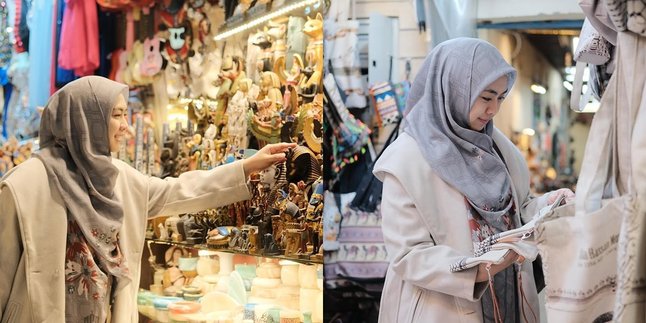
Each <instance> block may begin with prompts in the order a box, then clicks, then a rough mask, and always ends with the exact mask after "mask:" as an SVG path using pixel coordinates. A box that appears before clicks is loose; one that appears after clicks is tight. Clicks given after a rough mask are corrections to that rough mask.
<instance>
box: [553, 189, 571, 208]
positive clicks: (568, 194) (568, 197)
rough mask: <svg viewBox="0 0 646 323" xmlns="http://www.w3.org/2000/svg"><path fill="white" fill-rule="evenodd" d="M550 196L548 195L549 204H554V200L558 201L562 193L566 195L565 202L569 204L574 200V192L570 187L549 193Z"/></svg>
mask: <svg viewBox="0 0 646 323" xmlns="http://www.w3.org/2000/svg"><path fill="white" fill-rule="evenodd" d="M549 194H550V196H548V197H547V205H552V204H554V202H556V199H558V198H559V196H561V195H565V203H566V204H568V203H570V202H572V201H574V197H575V196H574V192H572V191H571V190H570V189H569V188H560V189H558V190H556V191H552V192H550V193H549Z"/></svg>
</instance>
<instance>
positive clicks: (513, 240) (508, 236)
mask: <svg viewBox="0 0 646 323" xmlns="http://www.w3.org/2000/svg"><path fill="white" fill-rule="evenodd" d="M564 201H565V195H561V196H559V197H558V198H557V199H556V201H555V202H554V203H553V204H551V205H548V206H546V207H544V208H542V209H541V210H539V211H538V213H536V215H534V217H533V218H532V220H531V221H529V222H527V223H526V224H525V225H523V226H522V227H520V228H517V229H513V230H509V231H505V232H501V233H498V234H494V235H491V236H489V237H487V238H486V239H484V240H482V241H480V243H479V244H478V245H477V246H476V248H475V251H474V256H473V257H464V258H463V259H461V260H460V261H458V262H456V263H454V264H452V265H451V267H450V270H451V272H458V271H462V270H465V269H469V268H472V267H475V266H477V265H479V264H481V263H489V264H494V265H496V264H501V263H502V262H503V261H504V260H505V256H506V255H507V253H508V252H509V251H515V252H516V253H517V254H518V255H520V256H522V257H524V258H525V259H526V260H529V261H534V260H536V257H537V256H538V248H537V247H536V244H535V243H534V241H533V240H534V235H533V233H534V229H535V227H536V222H537V221H538V220H540V219H542V218H543V217H544V216H545V215H546V214H547V213H548V212H549V211H551V210H553V209H554V208H556V207H557V206H559V205H562V203H563V202H564Z"/></svg>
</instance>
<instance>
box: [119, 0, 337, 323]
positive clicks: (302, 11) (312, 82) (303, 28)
mask: <svg viewBox="0 0 646 323" xmlns="http://www.w3.org/2000/svg"><path fill="white" fill-rule="evenodd" d="M166 3H168V4H166ZM326 6H327V4H326V3H325V2H324V1H319V0H298V1H296V0H294V1H289V0H286V1H273V2H272V1H257V2H251V1H240V2H237V1H224V3H222V1H220V2H218V1H186V2H184V1H170V2H164V4H162V3H158V4H156V5H154V6H153V7H152V8H150V10H151V12H152V11H155V14H154V15H152V16H150V17H146V16H147V14H146V13H145V12H144V11H143V10H142V12H141V13H137V12H135V10H132V13H130V9H126V10H127V12H128V13H127V14H126V19H131V18H130V17H129V16H130V15H132V16H133V17H132V24H133V27H134V28H133V29H134V31H135V37H134V41H132V42H131V41H128V40H127V38H128V37H126V46H125V47H124V48H123V49H117V50H116V51H114V52H112V57H111V59H112V61H113V62H117V63H118V65H119V66H121V67H122V68H117V69H115V68H114V65H113V68H112V73H111V77H113V78H114V79H115V80H118V81H121V82H124V83H127V84H129V85H130V86H131V98H130V100H129V107H130V110H131V111H130V113H131V116H132V120H133V127H132V139H131V140H130V141H129V142H126V143H124V145H123V146H122V149H121V151H120V152H119V154H118V158H121V159H122V160H125V161H127V162H130V163H131V164H132V165H133V167H135V168H137V169H138V170H140V171H141V172H143V173H146V174H150V175H153V176H159V177H162V178H163V177H167V176H179V175H180V174H181V173H183V172H186V171H189V170H208V169H211V168H213V167H217V166H219V165H223V164H226V163H230V162H233V161H235V160H238V159H243V158H246V157H248V156H250V155H252V154H253V153H254V152H255V151H256V150H257V149H260V148H262V147H263V146H264V145H265V144H268V143H278V142H294V143H297V144H298V145H297V147H296V148H294V149H292V150H291V151H290V152H288V153H287V161H286V162H284V163H282V164H278V165H276V166H275V167H273V168H271V169H268V170H266V171H264V172H262V173H259V174H252V175H251V177H250V182H249V185H250V189H251V192H252V199H251V200H249V201H245V202H240V203H236V204H233V205H228V206H226V207H222V208H218V209H210V210H203V211H201V212H197V213H192V214H182V215H179V216H171V217H161V216H160V217H156V218H154V219H152V220H150V221H149V224H148V227H149V229H148V232H147V241H146V244H147V248H145V249H146V250H147V253H145V254H144V255H143V258H142V262H143V265H142V267H144V268H143V269H142V277H141V288H142V290H141V292H140V294H139V298H138V300H139V310H140V314H141V315H142V316H145V317H148V318H150V319H153V320H154V321H158V322H169V321H172V322H188V321H189V320H190V321H196V322H209V321H223V322H242V321H243V320H257V321H259V320H266V321H270V320H273V321H274V322H278V321H279V320H280V321H281V322H283V321H284V322H322V320H323V318H322V317H323V314H322V312H323V291H322V288H323V287H322V284H323V270H322V263H323V255H322V249H321V248H320V245H321V243H322V232H323V231H322V226H321V221H322V220H321V219H322V210H323V191H322V189H323V185H322V184H321V183H322V171H323V169H322V160H323V158H322V119H323V94H322V93H323V88H322V73H323V41H322V39H323V29H322V28H323V25H322V16H321V15H322V13H323V12H324V9H325V8H326ZM138 15H140V16H139V17H137V16H138ZM145 19H149V22H148V23H141V22H138V21H141V20H145ZM152 21H155V25H156V26H158V28H156V30H153V29H152V28H151V30H150V32H149V33H148V31H146V28H148V27H147V26H149V25H153V24H151V22H152ZM138 33H139V35H137V34H138ZM126 35H128V33H127V32H126ZM142 35H145V36H142ZM128 43H130V44H131V45H130V48H129V46H128Z"/></svg>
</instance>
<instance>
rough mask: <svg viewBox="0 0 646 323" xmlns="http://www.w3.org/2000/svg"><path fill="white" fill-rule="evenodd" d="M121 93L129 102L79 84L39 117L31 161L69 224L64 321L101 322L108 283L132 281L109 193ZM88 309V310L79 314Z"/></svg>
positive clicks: (115, 89) (98, 86) (107, 86)
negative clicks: (111, 131) (112, 131)
mask: <svg viewBox="0 0 646 323" xmlns="http://www.w3.org/2000/svg"><path fill="white" fill-rule="evenodd" d="M119 94H122V95H124V98H126V99H127V98H128V87H127V86H125V85H123V84H120V83H117V82H114V81H111V80H109V79H106V78H102V77H98V76H88V77H83V78H80V79H78V80H75V81H73V82H70V83H69V84H67V85H66V86H64V87H63V88H62V89H60V90H59V91H58V92H56V93H54V94H53V95H52V97H51V98H50V99H49V101H48V102H47V105H46V106H45V110H44V111H43V116H42V121H41V125H40V147H41V150H40V151H38V152H36V153H34V155H35V156H36V157H37V158H39V159H40V160H41V161H42V162H43V164H44V165H45V169H46V170H47V175H48V177H49V181H50V185H51V186H52V187H55V188H56V189H58V191H59V193H60V195H61V197H62V200H63V201H64V203H65V207H66V209H67V217H68V221H69V222H70V225H69V227H68V237H67V242H66V247H67V254H66V260H65V284H66V304H67V305H66V316H67V321H69V322H80V321H83V320H88V319H89V320H90V321H91V322H95V321H94V320H95V319H97V321H96V322H105V319H106V317H107V304H108V297H109V295H108V294H109V293H108V291H109V285H110V280H111V276H114V278H115V279H116V286H114V288H116V289H117V290H119V289H121V288H123V287H124V286H125V285H127V284H128V283H129V282H130V281H131V277H130V273H129V271H128V268H127V265H126V259H125V256H124V255H122V254H121V252H120V250H119V244H118V240H119V239H118V235H119V231H120V229H121V224H122V219H123V209H122V208H121V204H120V201H119V200H118V199H117V198H116V196H115V194H114V186H115V183H116V179H117V176H118V174H119V171H118V169H117V168H116V167H115V166H113V165H112V157H111V155H110V148H109V147H110V144H109V138H108V124H109V120H110V118H111V113H112V107H113V106H114V104H115V101H116V98H117V97H118V95H119ZM77 226H78V229H77ZM87 304H92V305H91V306H88V305H87ZM81 305H83V306H81ZM86 306H87V307H88V308H90V310H89V311H86V310H83V311H80V310H79V311H77V309H81V308H84V307H86ZM69 310H73V311H74V312H75V313H69V312H68V311H69Z"/></svg>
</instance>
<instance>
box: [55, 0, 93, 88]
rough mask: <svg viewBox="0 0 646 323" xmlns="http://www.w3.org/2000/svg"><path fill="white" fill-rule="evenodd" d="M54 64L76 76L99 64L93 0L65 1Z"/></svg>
mask: <svg viewBox="0 0 646 323" xmlns="http://www.w3.org/2000/svg"><path fill="white" fill-rule="evenodd" d="M65 1H66V4H67V6H66V7H65V13H64V14H63V26H62V30H61V43H60V47H59V51H58V65H59V66H60V67H61V68H64V69H69V70H74V74H76V75H78V76H86V75H92V74H94V70H96V69H97V68H98V67H99V22H98V13H97V11H96V1H95V0H65Z"/></svg>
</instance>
